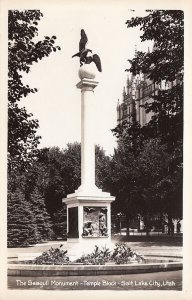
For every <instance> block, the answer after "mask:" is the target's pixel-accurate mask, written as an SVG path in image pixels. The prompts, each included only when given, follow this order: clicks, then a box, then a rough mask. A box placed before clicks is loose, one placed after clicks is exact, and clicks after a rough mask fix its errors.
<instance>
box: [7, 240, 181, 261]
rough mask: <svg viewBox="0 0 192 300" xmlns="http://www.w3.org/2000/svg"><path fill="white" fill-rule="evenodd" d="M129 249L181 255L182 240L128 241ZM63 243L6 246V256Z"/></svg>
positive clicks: (65, 244) (39, 250)
mask: <svg viewBox="0 0 192 300" xmlns="http://www.w3.org/2000/svg"><path fill="white" fill-rule="evenodd" d="M118 241H120V240H119V239H115V240H113V243H114V244H115V243H116V242H118ZM127 243H128V244H129V246H130V248H131V249H133V250H135V251H136V252H137V253H138V254H141V255H168V256H169V255H171V256H182V241H181V239H180V240H177V239H175V240H174V241H173V240H172V239H171V240H170V241H169V239H168V240H166V241H165V240H161V239H159V241H158V240H153V239H151V240H148V239H147V240H142V241H128V242H127ZM61 244H62V245H63V249H66V250H68V249H69V246H68V245H67V242H66V241H49V242H45V243H41V244H37V245H34V246H32V247H26V248H8V257H9V258H11V257H17V256H18V254H21V255H22V253H42V252H43V251H46V250H48V249H50V247H53V248H56V247H58V246H60V245H61Z"/></svg>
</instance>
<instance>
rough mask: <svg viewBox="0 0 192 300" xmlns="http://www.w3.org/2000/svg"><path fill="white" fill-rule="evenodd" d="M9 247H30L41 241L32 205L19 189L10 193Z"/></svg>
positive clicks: (8, 215)
mask: <svg viewBox="0 0 192 300" xmlns="http://www.w3.org/2000/svg"><path fill="white" fill-rule="evenodd" d="M7 231H8V234H7V239H8V247H19V246H22V247H23V246H29V245H31V244H34V243H36V242H39V241H40V236H39V233H38V230H37V225H36V222H35V216H34V214H33V211H32V209H31V205H30V203H29V202H27V201H26V199H25V196H24V194H23V192H22V191H21V190H20V189H19V187H18V188H17V189H16V190H15V191H14V192H9V193H8V209H7Z"/></svg>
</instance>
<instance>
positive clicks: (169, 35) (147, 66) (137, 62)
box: [126, 10, 184, 82]
mask: <svg viewBox="0 0 192 300" xmlns="http://www.w3.org/2000/svg"><path fill="white" fill-rule="evenodd" d="M126 24H127V27H128V28H132V27H137V26H140V30H142V31H143V34H142V35H141V37H140V38H141V41H146V40H154V50H153V52H151V53H143V52H139V53H138V55H137V57H136V58H135V59H133V60H132V61H130V62H131V68H130V71H131V72H133V73H134V74H135V73H137V72H139V71H141V72H142V73H144V74H148V76H149V78H150V79H152V80H154V81H155V82H161V80H166V81H174V80H175V79H176V78H178V79H179V80H181V81H182V80H183V57H184V14H183V11H181V10H151V11H148V14H147V16H145V17H135V18H131V20H128V21H127V22H126Z"/></svg>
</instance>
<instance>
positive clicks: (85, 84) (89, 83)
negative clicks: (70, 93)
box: [76, 78, 99, 91]
mask: <svg viewBox="0 0 192 300" xmlns="http://www.w3.org/2000/svg"><path fill="white" fill-rule="evenodd" d="M98 84H99V82H98V81H94V80H92V79H88V78H83V79H82V80H81V81H80V82H78V83H77V85H76V87H77V88H78V89H81V90H89V91H90V90H93V89H94V88H95V87H96V86H97V85H98Z"/></svg>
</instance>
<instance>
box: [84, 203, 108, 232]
mask: <svg viewBox="0 0 192 300" xmlns="http://www.w3.org/2000/svg"><path fill="white" fill-rule="evenodd" d="M107 231H108V228H107V207H97V206H84V209H83V234H82V236H83V237H105V236H108V232H107Z"/></svg>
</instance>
